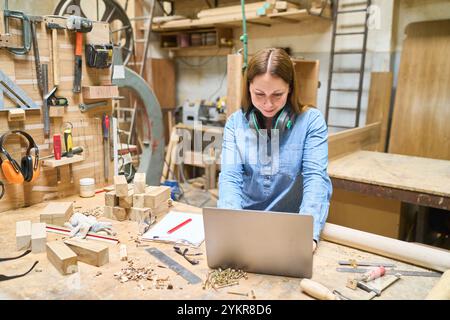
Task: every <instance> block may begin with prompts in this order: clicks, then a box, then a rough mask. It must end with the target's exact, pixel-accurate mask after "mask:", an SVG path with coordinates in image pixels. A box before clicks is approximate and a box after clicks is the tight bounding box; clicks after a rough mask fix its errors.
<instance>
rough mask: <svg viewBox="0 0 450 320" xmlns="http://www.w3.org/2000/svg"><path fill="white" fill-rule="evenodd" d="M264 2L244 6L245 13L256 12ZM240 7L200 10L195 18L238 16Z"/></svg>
mask: <svg viewBox="0 0 450 320" xmlns="http://www.w3.org/2000/svg"><path fill="white" fill-rule="evenodd" d="M265 3H266V1H259V2H255V3H249V4H246V5H245V10H246V11H249V10H251V11H256V9H258V8H261V7H262V6H263V5H264V4H265ZM241 10H242V8H241V5H236V6H226V7H219V8H214V9H205V10H201V11H200V12H199V13H197V17H198V18H199V19H201V18H206V17H214V16H221V15H227V14H240V13H241Z"/></svg>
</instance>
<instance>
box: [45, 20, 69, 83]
mask: <svg viewBox="0 0 450 320" xmlns="http://www.w3.org/2000/svg"><path fill="white" fill-rule="evenodd" d="M65 20H66V19H65V18H63V17H59V16H47V17H45V22H46V23H47V29H49V30H52V55H53V85H54V86H55V87H57V86H58V85H59V69H58V68H59V54H58V30H64V29H66V21H65Z"/></svg>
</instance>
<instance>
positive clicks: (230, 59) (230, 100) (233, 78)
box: [227, 54, 244, 118]
mask: <svg viewBox="0 0 450 320" xmlns="http://www.w3.org/2000/svg"><path fill="white" fill-rule="evenodd" d="M243 63H244V62H243V57H242V56H241V55H240V54H230V55H228V56H227V118H228V117H229V116H230V115H231V114H232V113H234V112H235V111H237V110H239V109H240V108H241V106H242V103H241V101H242V79H243V78H242V67H243Z"/></svg>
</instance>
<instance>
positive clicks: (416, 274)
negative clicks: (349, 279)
mask: <svg viewBox="0 0 450 320" xmlns="http://www.w3.org/2000/svg"><path fill="white" fill-rule="evenodd" d="M336 271H338V272H349V273H366V272H367V271H370V269H365V268H336ZM397 273H399V274H400V275H402V276H406V277H408V276H409V277H437V278H439V277H440V276H441V275H442V274H441V273H439V272H431V271H408V270H396V269H390V270H386V274H390V275H395V274H397Z"/></svg>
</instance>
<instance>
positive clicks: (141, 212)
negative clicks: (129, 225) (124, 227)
mask: <svg viewBox="0 0 450 320" xmlns="http://www.w3.org/2000/svg"><path fill="white" fill-rule="evenodd" d="M151 215H152V209H150V208H131V210H130V220H131V221H136V222H142V221H144V220H145V219H146V218H150V217H151Z"/></svg>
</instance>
